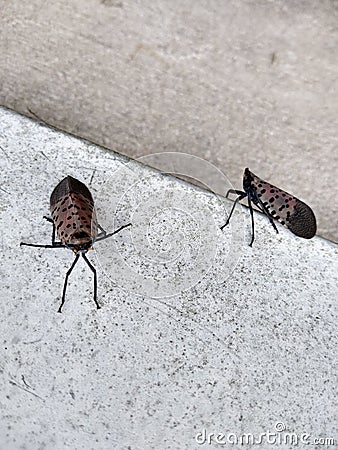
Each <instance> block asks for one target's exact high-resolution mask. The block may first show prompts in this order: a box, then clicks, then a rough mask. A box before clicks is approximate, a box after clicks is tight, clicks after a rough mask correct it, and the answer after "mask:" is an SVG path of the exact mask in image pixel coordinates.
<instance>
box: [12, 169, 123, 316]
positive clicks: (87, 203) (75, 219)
mask: <svg viewBox="0 0 338 450" xmlns="http://www.w3.org/2000/svg"><path fill="white" fill-rule="evenodd" d="M50 211H51V214H52V219H50V218H49V217H45V216H44V219H46V220H47V221H48V222H51V223H52V224H53V233H52V244H51V245H40V244H26V243H24V242H21V243H20V245H27V246H29V247H42V248H69V249H70V250H72V251H73V252H74V254H75V260H74V262H73V264H72V265H71V267H70V269H69V270H68V272H67V274H66V279H65V283H64V286H63V294H62V301H61V304H60V307H59V309H58V312H59V313H60V312H61V310H62V306H63V304H64V302H65V297H66V289H67V282H68V277H69V275H70V274H71V272H72V270H73V269H74V267H75V264H76V263H77V261H78V260H79V257H80V255H82V257H83V259H84V260H85V261H86V263H87V265H88V266H89V268H90V270H91V271H92V272H93V274H94V302H95V304H96V307H97V309H100V305H99V304H98V301H97V276H96V270H95V268H94V267H93V266H92V264H91V263H90V262H89V260H88V259H87V257H86V253H87V252H88V251H89V250H92V249H93V248H92V247H93V244H94V242H98V241H102V240H104V239H107V238H109V237H110V236H113V235H114V234H116V233H118V232H119V231H121V230H123V228H126V227H128V226H130V225H131V224H130V223H128V224H127V225H123V226H122V227H120V228H119V229H118V230H116V231H114V232H113V233H109V234H107V233H106V232H105V230H104V229H103V228H102V227H101V226H100V225H99V224H98V223H97V219H96V211H95V207H94V200H93V197H92V195H91V193H90V191H89V189H88V188H87V186H85V185H84V184H83V183H81V181H79V180H76V179H75V178H73V177H71V176H68V177H66V178H64V179H63V180H62V181H60V183H59V184H58V185H57V186H56V188H55V189H54V191H53V192H52V195H51V197H50ZM98 230H100V233H98ZM55 231H56V233H57V236H58V238H59V239H60V242H56V241H55Z"/></svg>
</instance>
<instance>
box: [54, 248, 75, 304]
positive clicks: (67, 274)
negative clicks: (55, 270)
mask: <svg viewBox="0 0 338 450" xmlns="http://www.w3.org/2000/svg"><path fill="white" fill-rule="evenodd" d="M79 257H80V254H79V253H78V254H77V255H76V256H75V259H74V261H73V264H72V265H71V268H70V269H69V270H68V272H67V273H66V279H65V284H64V285H63V293H62V301H61V305H60V307H59V309H58V312H59V313H60V312H61V309H62V307H63V305H64V303H65V298H66V289H67V283H68V277H69V275H70V274H71V273H72V270H73V269H74V267H75V264H76V263H77V262H78V260H79Z"/></svg>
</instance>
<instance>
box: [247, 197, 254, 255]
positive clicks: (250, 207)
mask: <svg viewBox="0 0 338 450" xmlns="http://www.w3.org/2000/svg"><path fill="white" fill-rule="evenodd" d="M248 205H249V210H250V215H251V242H250V244H249V246H250V247H252V244H253V242H254V240H255V221H254V217H253V208H252V203H251V197H250V195H248Z"/></svg>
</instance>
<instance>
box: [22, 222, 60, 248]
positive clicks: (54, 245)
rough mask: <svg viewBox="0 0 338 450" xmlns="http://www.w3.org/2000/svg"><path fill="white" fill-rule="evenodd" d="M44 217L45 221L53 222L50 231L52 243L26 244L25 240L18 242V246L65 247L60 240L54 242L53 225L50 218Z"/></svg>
mask: <svg viewBox="0 0 338 450" xmlns="http://www.w3.org/2000/svg"><path fill="white" fill-rule="evenodd" d="M43 218H44V219H46V220H47V222H50V223H52V224H53V231H52V244H51V245H50V244H49V245H43V244H26V243H25V242H20V247H21V246H22V245H26V246H27V247H40V248H65V245H64V244H63V243H62V242H55V225H54V222H53V221H52V219H50V218H49V217H47V216H43Z"/></svg>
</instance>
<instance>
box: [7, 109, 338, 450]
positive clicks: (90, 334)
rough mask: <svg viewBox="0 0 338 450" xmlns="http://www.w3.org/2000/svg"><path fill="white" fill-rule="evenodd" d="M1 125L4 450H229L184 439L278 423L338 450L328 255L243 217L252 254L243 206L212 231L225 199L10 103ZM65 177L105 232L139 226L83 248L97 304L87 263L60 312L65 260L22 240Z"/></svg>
mask: <svg viewBox="0 0 338 450" xmlns="http://www.w3.org/2000/svg"><path fill="white" fill-rule="evenodd" d="M0 123H1V124H2V127H3V130H4V132H2V133H0V151H1V153H2V157H1V160H0V161H1V172H0V180H1V184H0V197H1V207H0V213H1V216H0V221H1V249H2V261H1V266H0V276H1V280H2V283H1V299H2V306H1V308H2V312H1V315H0V329H1V346H0V392H1V394H0V448H1V449H6V450H17V449H29V450H35V449H44V448H46V449H49V450H50V449H60V450H61V449H65V448H71V449H86V450H87V449H107V450H108V449H109V450H110V449H112V448H114V449H119V450H128V449H129V450H130V449H132V450H135V449H136V450H150V449H156V450H158V449H159V450H167V449H175V450H177V449H180V450H181V449H182V450H184V449H187V450H191V449H200V448H220V447H221V448H223V447H222V446H220V445H217V444H216V443H215V441H214V440H213V445H212V446H209V445H207V444H205V445H201V444H198V442H196V435H198V433H200V432H202V431H203V430H204V429H205V430H207V433H216V434H217V433H224V434H225V436H229V433H232V435H230V436H232V437H231V439H232V440H233V439H234V438H235V437H237V438H238V439H240V437H241V436H243V435H244V434H248V433H252V434H253V435H254V436H255V438H256V439H258V437H259V434H260V433H265V432H268V431H269V430H270V431H271V432H274V431H275V427H279V430H283V424H284V425H285V431H284V432H281V433H276V436H277V437H276V439H284V438H285V433H295V434H296V435H297V436H298V438H299V439H301V436H302V434H303V433H307V435H308V436H309V438H308V439H309V440H308V441H307V442H308V443H314V440H315V439H317V438H322V439H324V438H334V439H335V443H337V438H338V436H337V421H336V418H335V413H336V397H335V392H336V374H337V346H338V342H337V332H336V330H337V325H336V324H337V282H338V280H337V274H338V262H337V261H338V258H337V253H338V249H337V245H335V244H332V243H330V242H328V241H325V240H323V239H321V238H319V237H315V238H313V239H311V240H309V241H308V240H305V239H300V238H297V237H295V236H294V235H292V234H291V233H290V232H289V231H287V230H286V229H284V228H283V227H282V226H280V225H278V229H279V234H278V235H276V233H275V232H274V230H273V229H272V227H271V226H270V224H269V223H268V221H267V220H266V218H264V217H262V216H261V215H260V214H255V221H256V228H257V235H256V241H255V243H254V245H253V248H250V247H248V242H249V238H250V233H249V232H250V225H249V223H250V220H249V214H248V212H247V211H243V210H242V209H241V208H238V209H236V214H235V215H234V217H233V220H232V221H231V226H230V227H227V228H225V230H224V232H221V231H220V229H219V227H220V225H222V224H223V223H224V220H225V217H226V211H227V212H229V208H230V207H231V203H230V202H229V201H225V200H224V199H221V198H219V197H217V196H215V195H213V194H211V193H206V192H205V191H202V190H199V189H198V188H194V187H192V186H190V185H189V184H186V183H184V182H181V181H179V180H177V179H175V178H172V177H170V176H167V175H163V174H159V173H157V172H155V171H154V170H151V169H149V168H148V167H146V166H143V165H141V164H140V163H138V162H135V161H129V160H128V159H127V158H125V157H122V156H121V155H119V154H116V153H114V152H109V151H105V150H103V149H101V148H99V147H96V146H94V145H92V144H91V143H88V142H84V141H81V140H78V139H76V138H73V137H70V136H68V135H66V134H63V133H58V132H55V131H54V130H51V129H48V128H46V127H44V126H41V125H39V124H37V123H36V122H34V121H31V120H29V119H27V118H25V117H23V116H20V115H18V114H15V113H13V112H11V111H8V110H5V109H0ZM193 161H194V160H193ZM205 169H206V172H208V166H207V165H206V166H205ZM67 174H69V175H72V176H74V177H77V178H78V179H80V180H81V181H83V182H85V183H86V184H87V185H88V187H89V188H90V190H91V192H92V194H93V197H94V199H95V202H96V206H97V210H98V217H99V221H100V222H101V224H102V225H103V226H104V227H105V228H106V229H107V230H113V229H115V228H117V227H118V226H120V225H122V224H124V223H126V222H127V221H129V220H131V221H132V223H133V227H132V228H131V229H128V230H124V231H123V232H121V234H119V235H117V236H116V239H112V240H107V241H102V242H100V243H97V245H96V246H95V251H94V252H90V253H88V257H89V259H90V260H91V261H92V262H93V264H94V265H95V266H96V267H97V270H98V281H99V288H98V292H99V302H100V303H101V305H102V309H100V310H99V311H98V310H96V309H95V305H94V302H93V299H92V294H93V292H92V276H91V273H90V271H89V269H88V267H86V266H85V265H84V264H83V261H82V264H79V265H78V266H77V267H76V269H75V270H74V272H73V273H72V275H71V278H70V281H69V287H68V291H67V299H66V303H65V306H64V312H63V314H58V313H57V312H56V311H57V308H58V305H59V302H60V295H61V291H62V285H63V280H64V276H65V272H66V270H67V269H68V268H69V267H70V264H71V261H72V260H73V255H72V253H71V252H70V251H68V250H63V249H59V250H50V249H46V250H44V249H34V248H29V247H22V248H20V247H19V242H20V241H25V242H31V243H32V242H35V243H49V242H50V238H51V229H50V224H49V223H47V222H46V221H44V220H43V219H42V216H43V215H44V214H48V208H49V196H50V193H51V192H52V190H53V188H54V187H55V185H56V184H57V182H58V181H60V180H61V179H62V178H63V177H64V176H66V175H67ZM243 209H244V208H243ZM199 439H200V441H201V440H202V437H201V436H199ZM303 439H304V437H303ZM281 442H283V441H281ZM228 446H230V444H227V445H226V447H228ZM257 446H258V445H257ZM261 446H262V448H267V447H268V446H269V447H270V444H267V443H266V441H265V440H264V438H263V444H261ZM251 447H252V445H251V446H250V445H249V447H248V448H251ZM305 447H306V448H307V447H308V445H305V444H301V443H299V445H298V447H297V448H305ZM322 447H323V446H316V445H311V448H322ZM231 448H243V446H241V445H240V444H238V445H231ZM278 448H282V449H284V448H285V449H289V448H293V446H291V447H290V444H287V445H283V444H281V445H278ZM325 448H334V445H333V444H332V445H328V446H326V447H325Z"/></svg>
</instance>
